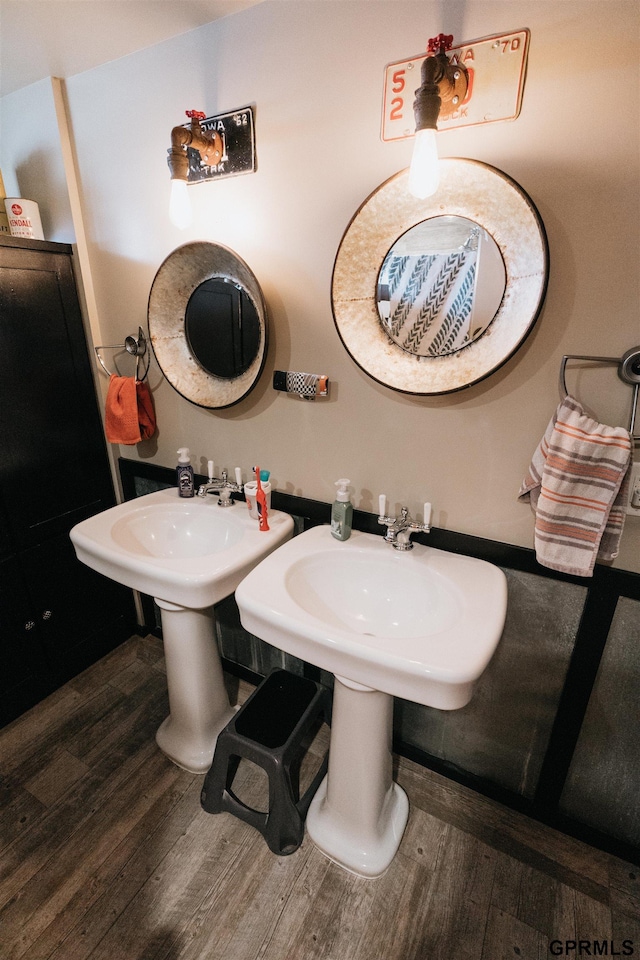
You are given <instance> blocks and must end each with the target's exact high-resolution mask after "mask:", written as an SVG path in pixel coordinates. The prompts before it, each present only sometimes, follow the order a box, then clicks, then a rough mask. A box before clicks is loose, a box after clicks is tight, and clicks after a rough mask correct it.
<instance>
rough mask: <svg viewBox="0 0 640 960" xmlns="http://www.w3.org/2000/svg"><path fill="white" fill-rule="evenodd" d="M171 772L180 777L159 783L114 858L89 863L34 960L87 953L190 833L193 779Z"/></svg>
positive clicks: (37, 945)
mask: <svg viewBox="0 0 640 960" xmlns="http://www.w3.org/2000/svg"><path fill="white" fill-rule="evenodd" d="M167 769H168V770H169V766H167ZM170 772H171V774H172V776H173V778H174V779H173V780H172V779H171V778H169V779H168V780H167V785H166V789H163V784H161V783H160V782H159V783H158V796H157V798H156V799H155V800H154V798H153V796H150V797H149V802H150V806H149V807H148V809H146V811H145V812H143V813H142V815H141V816H140V818H139V819H138V820H137V821H136V822H135V824H134V826H133V827H132V829H131V830H130V831H129V832H128V833H127V834H126V835H125V836H124V837H123V839H122V841H121V842H120V843H119V844H117V845H114V848H113V851H112V852H111V853H110V854H109V856H108V857H107V858H106V859H105V860H104V861H103V862H102V863H100V864H97V865H95V866H94V867H91V865H90V864H86V865H84V866H83V871H84V874H85V880H84V883H83V884H82V885H80V886H78V887H77V888H76V889H75V890H74V892H73V895H72V896H71V897H69V898H68V899H67V902H66V903H65V904H64V906H62V907H61V906H60V903H58V904H57V910H56V912H55V915H54V916H53V918H52V919H51V922H50V923H49V925H48V926H47V927H46V928H45V929H43V930H42V932H41V933H40V935H39V937H38V938H37V939H36V940H35V941H34V942H33V943H32V944H31V945H30V948H29V960H48V958H50V957H56V958H58V960H72V958H76V960H77V958H79V957H82V958H85V957H87V956H88V955H89V953H90V952H91V950H92V949H93V947H94V946H95V944H96V943H97V942H98V941H99V940H100V939H101V937H102V936H103V935H104V932H105V931H106V930H107V929H108V927H109V926H110V925H111V924H112V923H113V917H114V915H115V913H114V911H115V912H116V913H117V912H118V910H117V907H118V904H121V905H122V906H121V907H120V912H121V910H122V909H124V905H126V904H127V903H128V902H129V901H130V900H131V899H132V898H133V897H134V896H135V894H136V892H137V891H138V890H139V889H140V887H141V886H142V885H143V883H144V882H145V881H146V879H147V878H148V876H149V875H150V873H152V872H153V870H154V869H155V867H156V866H157V864H158V863H159V862H160V861H161V860H162V858H163V857H164V856H165V855H166V853H167V851H168V850H169V849H170V848H171V846H172V845H173V843H175V841H176V838H177V837H178V836H179V835H180V834H181V833H182V832H184V830H185V829H186V827H187V825H188V822H189V821H190V819H191V817H192V802H191V801H192V798H189V802H188V803H187V804H185V803H184V798H185V795H186V793H187V791H188V790H189V788H190V786H191V785H192V782H193V777H192V776H191V774H188V773H186V772H185V771H183V770H178V768H177V767H175V768H173V769H171V770H170ZM185 809H186V810H187V813H186V814H185ZM138 812H140V811H138ZM114 839H115V838H114ZM68 892H70V891H68Z"/></svg>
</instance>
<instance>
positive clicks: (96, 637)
mask: <svg viewBox="0 0 640 960" xmlns="http://www.w3.org/2000/svg"><path fill="white" fill-rule="evenodd" d="M114 503H115V496H114V490H113V484H112V480H111V473H110V469H109V462H108V457H107V450H106V445H105V439H104V434H103V431H102V423H101V419H100V413H99V409H98V405H97V399H96V395H95V390H94V385H93V378H92V375H91V366H90V360H89V354H88V350H87V343H86V338H85V334H84V327H83V323H82V316H81V312H80V306H79V302H78V296H77V291H76V285H75V279H74V274H73V264H72V251H71V248H70V247H69V246H67V245H66V244H58V243H48V242H45V241H36V240H18V239H16V238H5V237H0V576H1V578H2V579H1V582H0V603H1V606H0V723H6V722H7V721H9V720H11V719H13V717H15V716H17V715H18V714H19V713H21V712H22V711H23V710H25V709H27V708H28V707H29V706H31V705H32V704H33V703H35V702H37V700H39V699H40V698H41V697H42V696H45V695H46V694H47V693H49V692H51V691H52V690H53V689H55V688H56V687H57V686H59V685H60V684H61V683H63V682H65V681H66V680H67V679H69V678H70V677H71V676H74V675H75V674H76V673H78V672H79V671H80V670H82V669H84V668H85V667H86V666H88V665H89V664H90V663H93V662H94V661H95V660H97V659H98V658H99V657H100V656H102V655H103V654H104V653H105V652H106V651H108V650H109V649H112V648H113V647H114V646H116V645H117V644H118V643H120V642H121V641H122V640H124V639H125V638H126V637H127V636H129V634H130V633H131V631H132V629H133V628H134V626H135V611H134V606H133V598H132V594H131V591H130V590H127V589H126V588H124V587H121V586H120V585H118V584H115V583H113V582H112V581H110V580H108V579H106V578H105V577H102V576H100V575H99V574H97V573H95V572H94V571H92V570H89V569H88V568H87V567H85V566H84V565H83V564H81V563H79V561H78V560H77V559H76V556H75V552H74V550H73V546H72V544H71V542H70V540H69V530H70V529H71V527H72V526H74V524H76V523H78V522H79V521H80V520H83V519H85V517H88V516H91V515H92V514H94V513H98V512H100V511H101V510H105V509H107V508H108V507H110V506H112V505H113V504H114Z"/></svg>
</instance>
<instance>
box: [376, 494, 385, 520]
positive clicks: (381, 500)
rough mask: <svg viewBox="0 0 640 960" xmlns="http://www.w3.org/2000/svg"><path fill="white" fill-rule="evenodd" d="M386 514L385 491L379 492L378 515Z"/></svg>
mask: <svg viewBox="0 0 640 960" xmlns="http://www.w3.org/2000/svg"><path fill="white" fill-rule="evenodd" d="M386 515H387V495H386V493H381V494H380V496H379V497H378V516H379V517H386Z"/></svg>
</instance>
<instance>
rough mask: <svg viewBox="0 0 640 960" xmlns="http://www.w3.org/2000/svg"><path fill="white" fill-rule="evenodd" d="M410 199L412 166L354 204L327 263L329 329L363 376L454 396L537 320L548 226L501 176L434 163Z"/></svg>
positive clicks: (481, 168) (470, 164)
mask: <svg viewBox="0 0 640 960" xmlns="http://www.w3.org/2000/svg"><path fill="white" fill-rule="evenodd" d="M440 167H441V175H440V186H439V188H438V191H437V193H436V194H435V195H434V196H433V197H429V198H428V199H426V200H418V199H416V198H415V197H413V196H412V195H411V194H410V193H409V190H408V184H407V181H408V171H403V172H402V173H399V174H397V175H396V176H394V177H392V178H391V179H390V180H387V181H386V182H385V183H383V184H382V185H381V186H380V187H379V188H378V189H377V190H375V191H374V192H373V193H372V194H371V196H370V197H369V198H368V199H367V200H366V201H365V202H364V204H363V205H362V206H361V207H360V209H359V210H358V211H357V213H356V214H355V216H354V217H353V219H352V221H351V223H350V224H349V226H348V227H347V230H346V232H345V234H344V236H343V238H342V241H341V243H340V247H339V249H338V253H337V256H336V262H335V266H334V271H333V280H332V291H331V293H332V306H333V315H334V320H335V323H336V327H337V330H338V333H339V334H340V337H341V339H342V341H343V343H344V345H345V347H346V349H347V350H348V351H349V353H350V354H351V356H352V357H353V359H354V360H355V361H356V363H358V365H359V366H360V367H362V369H363V370H365V372H366V373H368V374H369V376H371V377H373V378H374V379H375V380H378V381H379V382H380V383H383V384H385V385H386V386H389V387H392V388H394V389H396V390H401V391H403V392H405V393H415V394H424V395H426V394H437V393H450V392H453V391H455V390H460V389H462V388H464V387H467V386H470V385H471V384H473V383H476V382H477V381H478V380H482V379H484V378H485V377H487V376H489V374H491V373H493V372H494V371H495V370H497V369H498V368H499V367H500V366H501V365H502V364H503V363H505V361H506V360H507V359H508V358H509V357H510V356H511V355H512V354H513V353H514V352H515V350H517V348H518V347H519V346H520V344H521V343H522V342H523V340H524V339H525V337H526V336H527V334H528V333H529V331H530V329H531V327H532V326H533V324H534V323H535V321H536V319H537V317H538V314H539V312H540V310H541V308H542V304H543V302H544V296H545V293H546V288H547V279H548V259H549V258H548V247H547V240H546V234H545V230H544V225H543V223H542V221H541V219H540V216H539V214H538V212H537V210H536V209H535V207H534V205H533V203H532V201H531V199H530V198H529V197H528V196H527V195H526V193H525V192H524V191H523V190H522V188H521V187H520V186H519V185H518V184H517V183H515V182H514V181H513V180H511V179H510V178H509V177H507V176H506V175H505V174H504V173H502V172H501V171H499V170H496V169H495V168H494V167H490V166H488V165H486V164H483V163H479V162H477V161H474V160H459V159H449V160H442V161H440Z"/></svg>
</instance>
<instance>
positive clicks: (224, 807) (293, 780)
mask: <svg viewBox="0 0 640 960" xmlns="http://www.w3.org/2000/svg"><path fill="white" fill-rule="evenodd" d="M329 709H330V698H329V691H328V689H327V688H326V687H324V686H323V685H322V684H321V683H316V682H315V681H313V680H309V679H307V678H306V677H298V676H296V675H295V674H293V673H289V672H288V671H287V670H274V671H272V672H271V673H270V674H269V675H268V676H267V677H266V678H265V679H264V680H263V681H262V683H260V685H259V686H258V687H256V689H255V690H254V692H253V693H252V694H251V696H250V697H249V698H248V700H247V701H246V702H245V703H244V704H243V706H242V707H241V708H240V710H238V712H237V713H236V714H235V716H234V717H233V718H232V719H231V720H230V721H229V723H228V724H227V725H226V727H224V729H223V730H222V731H221V732H220V733H219V734H218V741H217V743H216V749H215V753H214V755H213V763H212V764H211V768H210V770H209V772H208V774H207V776H206V777H205V781H204V786H203V788H202V794H201V796H200V801H201V803H202V806H203V808H204V809H205V810H206V811H207V813H222V812H224V811H226V812H227V813H232V814H233V815H234V816H236V817H238V818H239V819H240V820H244V821H245V822H246V823H249V824H251V826H253V827H255V828H256V829H257V830H259V831H260V833H261V834H262V835H263V837H264V838H265V840H266V841H267V845H268V847H269V849H270V850H271V851H272V852H273V853H277V854H279V855H280V856H286V855H287V854H290V853H294V852H295V851H296V850H297V849H298V847H299V846H300V844H301V843H302V838H303V836H304V821H305V817H306V815H307V811H308V809H309V804H310V803H311V800H312V798H313V795H314V793H315V792H316V790H317V789H318V787H319V786H320V782H321V780H322V778H323V777H324V775H325V773H326V772H327V765H328V752H327V753H326V754H325V757H324V759H323V761H322V764H321V765H320V769H319V770H318V772H317V773H316V775H315V777H314V778H313V781H312V782H311V784H310V785H309V786H308V787H307V789H306V790H305V793H304V795H303V796H302V797H301V796H300V783H299V774H300V764H301V762H302V758H303V756H304V754H305V752H306V744H305V743H304V740H305V737H306V735H307V734H308V733H309V731H310V730H311V728H312V726H313V725H314V724H315V723H316V722H318V721H320V719H321V718H322V719H324V721H325V722H326V723H329ZM243 758H246V759H247V760H252V761H253V763H255V764H257V765H258V766H259V767H262V769H263V770H264V771H265V772H266V774H267V777H268V780H269V810H268V812H267V813H263V812H262V811H260V810H254V809H253V808H252V807H249V806H247V804H245V803H243V802H242V801H241V800H240V799H239V798H238V797H237V796H235V794H234V793H233V791H232V790H231V785H232V783H233V778H234V776H235V774H236V771H237V769H238V766H239V764H240V760H242V759H243Z"/></svg>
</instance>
